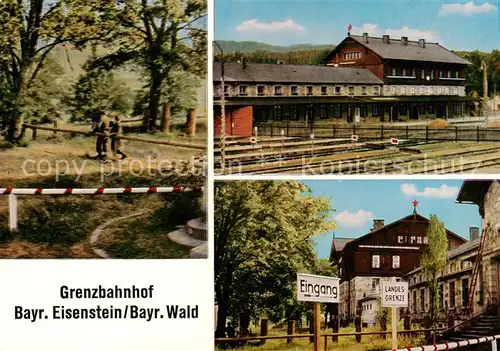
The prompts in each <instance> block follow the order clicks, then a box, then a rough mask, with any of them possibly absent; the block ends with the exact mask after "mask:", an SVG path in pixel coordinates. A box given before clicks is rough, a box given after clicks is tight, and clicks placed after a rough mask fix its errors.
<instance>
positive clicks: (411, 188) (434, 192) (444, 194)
mask: <svg viewBox="0 0 500 351" xmlns="http://www.w3.org/2000/svg"><path fill="white" fill-rule="evenodd" d="M401 192H402V193H403V194H404V195H406V196H421V197H430V198H449V197H455V196H457V194H458V188H457V187H455V186H448V185H446V184H443V185H441V186H440V187H439V188H431V187H425V188H424V191H418V189H417V187H416V185H415V184H403V185H401Z"/></svg>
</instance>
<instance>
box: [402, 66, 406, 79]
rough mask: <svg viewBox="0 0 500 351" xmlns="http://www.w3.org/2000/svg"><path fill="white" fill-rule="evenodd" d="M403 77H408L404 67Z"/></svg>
mask: <svg viewBox="0 0 500 351" xmlns="http://www.w3.org/2000/svg"><path fill="white" fill-rule="evenodd" d="M401 75H402V76H403V77H406V68H403V72H402V73H401Z"/></svg>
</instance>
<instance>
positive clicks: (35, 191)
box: [0, 186, 203, 195]
mask: <svg viewBox="0 0 500 351" xmlns="http://www.w3.org/2000/svg"><path fill="white" fill-rule="evenodd" d="M202 191H203V187H196V188H190V187H182V186H172V187H144V188H130V187H125V188H94V189H80V188H63V189H42V188H32V189H23V188H17V189H16V188H0V195H111V194H155V193H184V192H202Z"/></svg>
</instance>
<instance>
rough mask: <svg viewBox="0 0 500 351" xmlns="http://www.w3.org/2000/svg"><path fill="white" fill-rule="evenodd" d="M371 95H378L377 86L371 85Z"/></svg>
mask: <svg viewBox="0 0 500 351" xmlns="http://www.w3.org/2000/svg"><path fill="white" fill-rule="evenodd" d="M373 95H378V87H373Z"/></svg>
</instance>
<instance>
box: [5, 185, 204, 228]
mask: <svg viewBox="0 0 500 351" xmlns="http://www.w3.org/2000/svg"><path fill="white" fill-rule="evenodd" d="M203 191H204V187H181V186H172V187H142V188H141V187H138V188H131V187H125V188H89V189H83V188H62V189H42V188H29V189H27V188H24V189H23V188H17V189H16V188H0V195H6V196H8V198H9V230H10V231H11V232H17V231H18V228H19V227H18V221H17V217H18V216H17V196H18V195H36V196H38V195H64V196H67V195H117V194H157V193H183V192H203Z"/></svg>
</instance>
